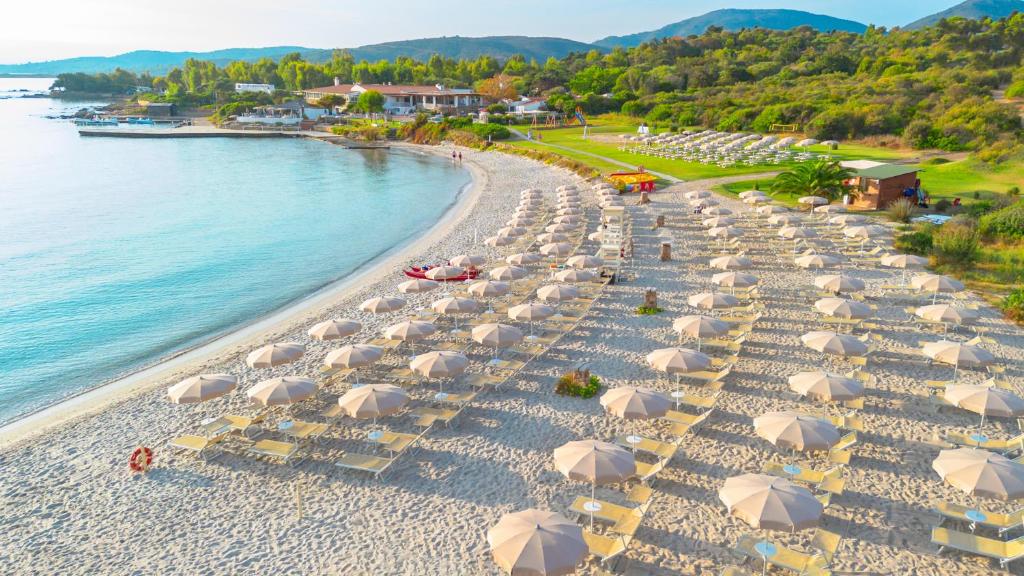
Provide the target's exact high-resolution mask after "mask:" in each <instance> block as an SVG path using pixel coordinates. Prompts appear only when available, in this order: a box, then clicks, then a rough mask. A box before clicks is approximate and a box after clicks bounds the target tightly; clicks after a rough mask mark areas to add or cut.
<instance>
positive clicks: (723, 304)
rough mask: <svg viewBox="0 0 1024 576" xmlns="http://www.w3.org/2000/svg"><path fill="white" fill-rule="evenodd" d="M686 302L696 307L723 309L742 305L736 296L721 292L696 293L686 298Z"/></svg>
mask: <svg viewBox="0 0 1024 576" xmlns="http://www.w3.org/2000/svg"><path fill="white" fill-rule="evenodd" d="M686 303H687V304H689V305H690V306H693V307H694V308H703V309H705V310H721V309H724V308H735V307H737V306H739V305H740V301H739V300H737V299H736V297H735V296H732V295H731V294H722V293H720V292H703V293H701V294H694V295H693V296H690V297H689V298H687V299H686Z"/></svg>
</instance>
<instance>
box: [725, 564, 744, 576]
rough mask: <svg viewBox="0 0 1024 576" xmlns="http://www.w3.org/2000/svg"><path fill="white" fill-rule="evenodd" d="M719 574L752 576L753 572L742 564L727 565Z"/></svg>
mask: <svg viewBox="0 0 1024 576" xmlns="http://www.w3.org/2000/svg"><path fill="white" fill-rule="evenodd" d="M719 576H751V574H750V572H748V571H747V570H746V569H745V568H742V567H740V566H726V567H725V568H722V571H721V572H719Z"/></svg>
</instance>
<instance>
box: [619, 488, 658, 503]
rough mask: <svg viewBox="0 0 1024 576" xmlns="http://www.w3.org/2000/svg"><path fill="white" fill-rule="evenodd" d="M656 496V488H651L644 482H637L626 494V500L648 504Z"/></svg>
mask: <svg viewBox="0 0 1024 576" xmlns="http://www.w3.org/2000/svg"><path fill="white" fill-rule="evenodd" d="M653 497H654V490H651V488H650V487H649V486H644V485H643V484H637V485H636V486H634V487H633V489H632V490H630V491H629V492H628V493H627V494H626V500H629V501H630V502H632V503H634V504H646V503H647V502H650V501H651V498H653Z"/></svg>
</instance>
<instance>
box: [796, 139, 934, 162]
mask: <svg viewBox="0 0 1024 576" xmlns="http://www.w3.org/2000/svg"><path fill="white" fill-rule="evenodd" d="M807 151H808V152H815V153H817V154H828V155H830V156H832V157H833V158H835V159H837V160H874V161H875V162H893V161H895V160H905V159H907V158H913V157H915V156H917V155H918V154H920V152H919V151H914V150H893V149H892V148H879V147H876V146H866V145H864V144H857V143H850V144H847V143H842V144H840V145H839V149H838V150H829V149H828V148H827V147H825V146H821V145H820V144H819V145H817V146H808V147H807Z"/></svg>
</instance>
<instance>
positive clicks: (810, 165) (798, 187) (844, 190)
mask: <svg viewBox="0 0 1024 576" xmlns="http://www.w3.org/2000/svg"><path fill="white" fill-rule="evenodd" d="M852 177H853V172H851V171H850V170H849V169H848V168H844V167H843V166H842V165H841V164H839V162H837V161H835V160H829V159H827V158H818V159H817V160H814V161H811V162H804V163H802V164H800V165H798V166H797V167H796V168H793V169H792V170H789V171H786V172H783V173H781V174H779V175H778V176H776V177H775V181H774V182H772V188H771V194H772V195H773V196H774V195H775V194H780V193H781V194H790V195H793V196H821V197H823V198H828V199H829V200H830V201H834V200H839V199H840V198H842V197H843V194H852V193H853V189H852V188H851V187H850V186H848V185H847V184H846V180H849V179H850V178H852Z"/></svg>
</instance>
